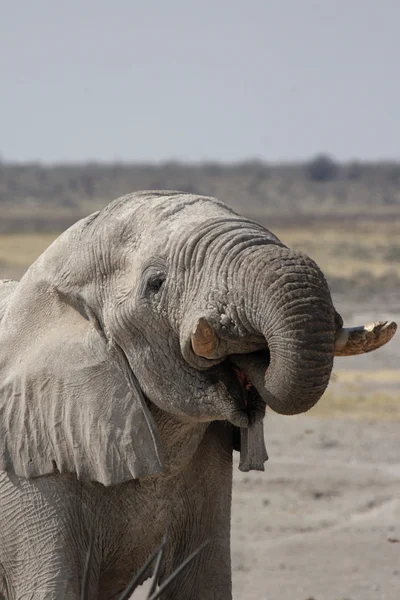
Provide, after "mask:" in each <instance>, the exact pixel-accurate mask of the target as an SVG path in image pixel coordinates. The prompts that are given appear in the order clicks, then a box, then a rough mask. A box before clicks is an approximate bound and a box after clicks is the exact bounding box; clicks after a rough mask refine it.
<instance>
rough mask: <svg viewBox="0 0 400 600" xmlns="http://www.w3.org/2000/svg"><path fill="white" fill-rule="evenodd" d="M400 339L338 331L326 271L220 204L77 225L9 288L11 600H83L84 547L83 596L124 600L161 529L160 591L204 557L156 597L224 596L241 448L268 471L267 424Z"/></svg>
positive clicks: (0, 427) (201, 599)
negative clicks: (336, 374)
mask: <svg viewBox="0 0 400 600" xmlns="http://www.w3.org/2000/svg"><path fill="white" fill-rule="evenodd" d="M394 329H395V324H393V323H391V324H387V323H384V324H379V325H377V326H374V328H373V329H369V330H368V329H365V328H364V329H357V331H356V332H355V333H354V331H353V330H345V329H344V328H343V321H342V318H341V317H340V315H339V314H338V312H336V310H335V308H334V306H333V302H332V298H331V293H330V290H329V287H328V284H327V282H326V279H325V277H324V275H323V274H322V272H321V270H320V269H319V267H318V266H317V265H316V263H315V262H314V261H313V260H312V259H311V258H309V257H308V256H306V255H305V254H303V253H301V252H298V251H294V250H291V249H290V248H288V247H286V246H285V244H283V243H282V242H281V241H280V240H279V239H278V238H277V237H276V236H275V235H274V234H272V233H271V232H270V231H268V230H267V229H266V228H264V227H262V226H261V225H259V224H257V223H255V222H253V221H251V220H249V219H247V218H244V217H241V216H240V215H239V214H237V213H236V212H235V211H233V210H232V209H231V208H229V207H228V206H227V205H226V204H224V203H223V202H221V201H219V200H217V199H215V198H211V197H207V196H200V195H194V194H186V193H183V192H170V191H149V192H136V193H133V194H128V195H126V196H123V197H121V198H118V199H116V200H114V201H112V202H111V203H110V204H108V205H107V206H106V207H105V208H104V209H102V210H101V211H98V212H96V213H94V214H92V215H90V216H88V217H87V218H84V219H82V220H80V221H78V222H77V223H76V224H75V225H73V226H72V227H71V228H69V229H68V230H67V231H65V232H64V233H63V234H61V235H60V237H58V238H57V239H56V240H55V241H54V242H53V244H52V245H51V246H50V247H49V248H48V249H47V250H46V251H45V252H44V253H43V254H42V255H41V256H40V257H39V258H38V259H37V260H36V261H35V262H34V263H33V265H32V266H31V267H30V268H29V269H28V271H27V272H26V273H25V275H24V276H23V277H22V279H21V280H20V282H4V283H2V284H0V506H1V512H0V597H2V598H4V599H7V600H17V599H18V600H24V599H26V600H28V599H30V598H34V599H35V600H41V599H43V600H44V599H45V600H52V599H56V598H67V599H71V600H73V599H78V598H80V593H81V586H82V580H83V572H84V565H85V557H86V554H87V549H88V547H89V543H92V560H91V570H90V574H89V580H88V595H87V598H88V600H94V599H98V600H112V599H116V598H118V596H119V594H120V593H121V591H122V590H123V589H124V588H125V586H126V585H127V583H128V582H129V580H130V578H131V576H132V574H133V573H134V572H136V571H138V570H139V568H140V567H141V566H142V565H143V564H144V563H145V562H146V560H147V559H148V557H149V556H150V555H151V553H152V552H153V551H154V549H155V548H157V547H158V546H159V544H160V542H161V540H162V539H163V536H164V534H165V531H166V529H168V541H167V543H166V546H165V554H164V561H163V566H162V569H161V572H160V580H165V578H166V577H168V575H169V574H170V573H171V572H172V571H174V570H175V569H176V567H177V566H178V565H179V564H180V562H181V561H182V560H183V559H184V558H185V557H186V556H188V555H189V553H191V552H193V551H194V550H195V549H196V548H198V547H199V546H200V545H201V544H203V542H204V541H205V540H208V544H207V546H206V547H205V548H204V549H203V550H202V552H200V553H199V554H198V556H197V557H196V559H195V560H194V561H193V562H192V563H191V564H190V565H189V566H188V567H187V568H186V569H185V570H183V571H182V572H181V573H180V574H179V576H177V577H176V578H175V580H174V582H173V584H172V585H171V586H170V587H169V588H168V590H167V591H166V592H165V594H164V595H163V596H162V598H163V600H171V599H172V598H175V599H177V598H179V600H189V599H190V600H216V599H218V600H229V599H230V598H232V584H231V564H230V510H231V496H232V468H233V467H232V456H233V450H238V451H240V457H241V458H240V468H241V469H242V470H251V469H256V470H257V469H258V470H264V462H265V460H266V459H267V453H266V449H265V445H264V437H263V419H264V415H265V411H266V407H268V408H271V409H272V410H274V411H277V412H278V413H281V414H286V415H291V414H298V413H302V412H305V411H307V410H308V409H310V408H311V407H312V406H314V405H315V404H316V402H317V401H318V400H319V399H320V398H321V396H322V395H323V393H324V391H325V389H326V387H327V385H328V383H329V379H330V375H331V371H332V366H333V360H334V355H335V349H337V351H338V353H342V354H346V350H345V348H346V347H347V346H346V344H350V345H351V344H352V348H351V352H348V353H353V354H355V353H358V352H362V351H365V344H366V343H367V342H368V344H369V347H368V350H371V349H374V348H375V347H377V346H378V345H381V344H382V343H384V342H385V341H387V339H388V338H389V337H391V335H393V332H394ZM360 331H361V333H360ZM371 336H372V338H373V340H372V342H371V339H372V338H371ZM367 338H368V339H367ZM366 340H367V342H366ZM382 340H383V341H382ZM91 539H92V542H90V540H91ZM150 571H151V570H150ZM150 571H148V572H147V573H146V574H145V575H144V576H143V578H142V580H144V579H145V577H149V576H150V575H151V572H150ZM141 582H142V581H141ZM141 582H140V583H141Z"/></svg>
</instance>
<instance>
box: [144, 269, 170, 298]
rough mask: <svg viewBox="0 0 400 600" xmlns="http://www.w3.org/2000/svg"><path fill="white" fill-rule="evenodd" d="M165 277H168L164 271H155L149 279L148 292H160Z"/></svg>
mask: <svg viewBox="0 0 400 600" xmlns="http://www.w3.org/2000/svg"><path fill="white" fill-rule="evenodd" d="M165 279H166V277H165V274H164V273H155V274H154V275H153V276H152V277H150V278H149V279H148V280H147V285H146V292H147V293H149V294H156V293H157V292H159V291H160V290H161V288H162V286H163V284H164V281H165Z"/></svg>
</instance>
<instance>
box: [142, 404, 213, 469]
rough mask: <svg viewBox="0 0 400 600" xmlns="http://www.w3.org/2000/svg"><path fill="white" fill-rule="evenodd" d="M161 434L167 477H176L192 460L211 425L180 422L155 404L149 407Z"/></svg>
mask: <svg viewBox="0 0 400 600" xmlns="http://www.w3.org/2000/svg"><path fill="white" fill-rule="evenodd" d="M149 408H150V412H151V413H152V416H153V419H154V421H155V423H156V426H157V429H158V431H159V434H160V438H161V443H162V447H163V451H164V464H165V471H164V473H163V476H165V475H176V474H177V473H178V472H180V471H182V470H184V469H185V468H186V467H187V465H188V464H189V463H190V461H191V460H192V458H193V456H194V454H195V453H196V451H197V449H198V447H199V446H200V444H201V442H202V440H203V438H204V435H205V433H206V431H207V428H208V427H209V425H210V423H193V422H185V421H182V420H180V419H179V418H178V417H176V416H175V415H171V414H170V413H167V412H165V411H163V410H161V409H160V408H158V407H157V406H155V405H154V404H150V406H149Z"/></svg>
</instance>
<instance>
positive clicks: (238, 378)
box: [215, 351, 269, 471]
mask: <svg viewBox="0 0 400 600" xmlns="http://www.w3.org/2000/svg"><path fill="white" fill-rule="evenodd" d="M268 355H269V353H268ZM264 358H265V351H264ZM240 359H241V355H231V356H229V357H227V358H226V359H225V360H224V361H223V363H221V364H220V365H218V366H217V367H216V368H215V369H216V375H217V378H218V380H219V382H221V383H223V384H224V386H225V388H226V390H227V392H228V395H229V397H230V400H231V401H230V404H229V408H228V410H227V412H226V413H225V418H226V419H227V420H228V421H229V422H230V423H231V424H232V425H234V428H238V429H239V431H240V443H237V444H236V446H237V449H240V463H239V469H240V470H241V471H250V470H257V471H263V470H264V462H265V461H266V460H267V459H268V455H267V451H266V448H265V442H264V425H263V419H264V416H265V409H266V403H265V402H264V400H263V399H262V397H261V395H260V394H259V392H258V390H257V388H256V387H255V386H254V385H253V382H252V381H251V379H250V377H249V375H248V373H247V372H246V370H244V369H243V368H241V367H240V366H239V365H238V364H236V361H240ZM245 360H246V363H247V361H250V362H251V354H248V355H246V359H245ZM238 429H236V432H238ZM234 435H237V433H236V434H234Z"/></svg>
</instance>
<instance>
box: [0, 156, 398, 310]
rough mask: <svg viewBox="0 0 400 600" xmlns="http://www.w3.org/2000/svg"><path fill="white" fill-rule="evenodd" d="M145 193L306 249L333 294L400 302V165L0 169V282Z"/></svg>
mask: <svg viewBox="0 0 400 600" xmlns="http://www.w3.org/2000/svg"><path fill="white" fill-rule="evenodd" d="M144 189H166V190H168V189H174V190H182V191H186V192H191V193H196V194H204V195H211V196H216V197H218V198H220V199H221V200H224V201H225V202H226V203H227V204H229V205H230V206H232V207H233V208H234V209H236V210H238V211H239V212H240V213H242V214H244V215H245V216H248V217H250V218H252V219H254V220H256V221H258V222H260V223H262V224H263V225H264V226H266V227H268V228H270V229H272V230H273V231H274V233H276V234H277V235H278V236H279V237H280V238H281V239H282V241H284V242H285V243H286V244H288V245H290V246H293V247H295V248H298V249H301V250H303V251H305V252H307V253H308V254H309V255H310V256H312V257H313V258H315V260H316V261H317V262H318V264H320V266H321V268H322V269H323V270H324V272H325V273H326V275H327V277H328V280H329V283H330V286H331V289H332V291H333V293H334V294H336V297H340V296H341V295H343V297H345V298H346V302H347V303H348V302H349V301H351V300H352V301H354V302H360V301H363V300H365V299H366V298H368V300H369V301H370V302H373V301H374V300H373V297H374V296H378V297H379V303H382V302H385V303H386V304H397V305H398V304H399V293H398V290H399V289H400V164H398V163H364V162H357V161H354V162H351V163H338V162H336V161H335V160H334V159H333V158H331V157H330V156H328V155H317V156H315V157H314V158H312V159H311V160H309V161H307V162H305V163H301V164H300V163H299V164H282V165H272V164H268V163H265V162H261V161H259V160H249V161H246V162H241V163H236V164H222V163H216V162H208V163H203V164H197V165H193V164H184V163H175V162H166V163H163V164H126V163H114V164H100V163H89V164H76V165H73V164H68V165H66V164H65V165H63V164H60V165H54V166H44V165H41V164H9V163H6V162H3V163H0V208H1V219H0V234H1V235H0V277H14V278H19V277H21V276H22V274H23V273H24V271H25V270H26V268H27V267H28V266H29V264H31V262H33V261H34V260H35V258H36V257H37V256H38V255H39V254H40V253H41V252H42V251H43V250H44V249H45V248H46V247H47V246H48V244H49V243H50V242H51V241H52V240H53V239H54V238H55V237H56V236H57V235H58V233H59V232H61V231H62V230H64V229H66V228H67V227H69V226H70V225H71V224H72V223H74V222H75V221H76V220H78V219H80V218H81V217H83V216H86V215H88V214H90V213H91V212H93V211H95V210H98V209H101V208H102V207H103V206H105V205H106V204H107V203H108V202H109V201H110V200H112V199H114V198H116V197H118V196H121V195H123V194H126V193H129V192H132V191H135V190H144Z"/></svg>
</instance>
